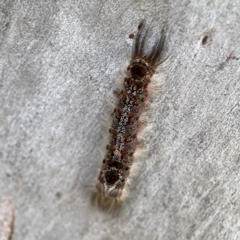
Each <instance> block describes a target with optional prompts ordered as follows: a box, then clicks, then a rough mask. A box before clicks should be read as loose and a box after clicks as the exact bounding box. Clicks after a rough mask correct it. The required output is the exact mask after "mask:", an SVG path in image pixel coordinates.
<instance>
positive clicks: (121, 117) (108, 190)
mask: <svg viewBox="0 0 240 240" xmlns="http://www.w3.org/2000/svg"><path fill="white" fill-rule="evenodd" d="M147 35H148V29H146V28H145V21H141V22H140V24H139V26H138V32H137V35H136V39H135V43H134V45H133V50H132V56H131V60H130V64H129V66H128V67H127V70H126V77H125V79H124V83H123V89H122V90H121V91H119V92H118V94H117V95H118V102H117V104H116V108H115V109H114V112H113V119H112V125H111V128H110V129H109V132H110V141H109V144H108V145H107V147H106V148H107V153H106V155H105V158H104V159H103V161H102V167H101V170H100V173H99V176H98V178H97V183H96V187H95V191H94V194H93V200H95V201H96V202H97V203H98V204H99V205H100V206H101V207H103V208H107V209H112V208H114V207H117V206H118V205H119V204H120V203H121V202H122V201H123V200H124V198H125V196H126V187H127V185H128V179H129V174H130V172H131V167H132V164H133V158H134V153H135V151H136V147H137V144H138V140H137V139H138V133H139V129H140V125H141V122H140V120H139V117H140V115H141V114H142V112H143V111H144V108H145V105H146V103H145V102H146V100H147V98H148V91H149V84H150V83H151V82H152V80H153V78H152V77H153V75H154V74H155V72H156V69H157V67H159V65H160V64H161V63H162V61H161V52H162V49H163V45H164V41H165V35H164V33H163V31H162V32H161V37H160V39H159V40H158V41H157V42H156V43H155V44H154V46H153V47H152V49H151V51H150V52H149V53H145V43H146V37H147Z"/></svg>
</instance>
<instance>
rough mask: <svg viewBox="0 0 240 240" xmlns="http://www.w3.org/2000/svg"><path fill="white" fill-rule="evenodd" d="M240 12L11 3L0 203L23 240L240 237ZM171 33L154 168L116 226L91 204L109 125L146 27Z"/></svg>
mask: <svg viewBox="0 0 240 240" xmlns="http://www.w3.org/2000/svg"><path fill="white" fill-rule="evenodd" d="M239 9H240V2H239V1H220V0H202V1H195V0H194V1H188V0H186V1H154V0H146V1H143V0H141V1H129V0H127V1H97V0H96V1H95V0H92V1H73V0H72V1H1V4H0V81H1V82H0V96H1V97H0V106H1V107H0V198H2V199H9V200H12V203H13V206H14V211H15V223H14V233H13V238H12V239H13V240H20V239H25V240H32V239H41V240H42V239H51V240H54V239H57V240H59V239H71V240H74V239H83V240H87V239H90V240H93V239H109V240H110V239H131V240H135V239H136V240H137V239H168V240H175V239H211V240H212V239H228V240H229V239H231V240H233V239H239V238H240V218H239V209H240V203H239V198H240V191H239V189H240V188H239V180H240V174H239V167H240V155H239V150H240V146H239V141H240V128H239V118H240V104H239V100H240V81H239V78H240V77H239V76H240V67H239V62H240V60H239V59H238V58H239V57H240V48H239V39H240V31H239V29H240V24H239V19H240V11H239ZM143 18H144V19H146V20H147V22H148V23H150V22H151V21H152V29H153V32H152V36H153V37H152V38H150V39H149V44H151V43H153V42H154V39H155V38H154V36H157V34H159V33H160V30H161V29H162V27H164V29H165V31H166V32H167V39H166V45H165V50H164V56H165V57H168V56H170V58H169V61H168V64H167V65H166V66H165V68H164V69H163V72H164V75H165V84H164V87H163V89H162V91H161V92H160V93H159V94H156V96H155V99H156V101H157V102H158V104H157V105H155V106H154V108H155V109H154V113H155V114H154V118H153V128H152V130H151V131H150V132H149V135H148V137H147V138H146V141H145V144H146V145H147V146H148V149H149V151H148V153H147V156H145V157H144V158H143V162H142V168H141V170H140V173H139V176H138V177H137V178H136V179H135V181H134V182H133V186H132V188H131V191H130V198H129V200H128V201H126V202H125V204H124V205H123V208H122V209H121V212H120V213H119V214H118V215H117V216H112V215H109V214H106V213H104V212H101V211H99V210H98V209H96V208H95V207H93V206H92V205H91V204H90V200H89V199H90V198H89V191H88V189H87V188H88V185H89V184H90V182H91V180H92V179H93V178H94V176H95V174H96V162H97V160H98V156H99V151H101V147H102V146H101V145H102V138H103V137H102V136H103V135H105V134H106V132H104V130H103V128H102V124H103V123H102V120H101V116H103V115H104V113H105V112H106V111H107V110H106V109H107V101H106V98H108V97H109V96H110V95H111V94H112V92H113V89H114V80H115V78H116V76H117V74H118V72H119V70H120V69H121V67H122V65H123V63H124V62H126V61H127V60H128V57H129V52H131V46H132V39H129V37H128V36H129V34H131V33H136V27H137V24H138V22H139V20H140V19H143Z"/></svg>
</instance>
